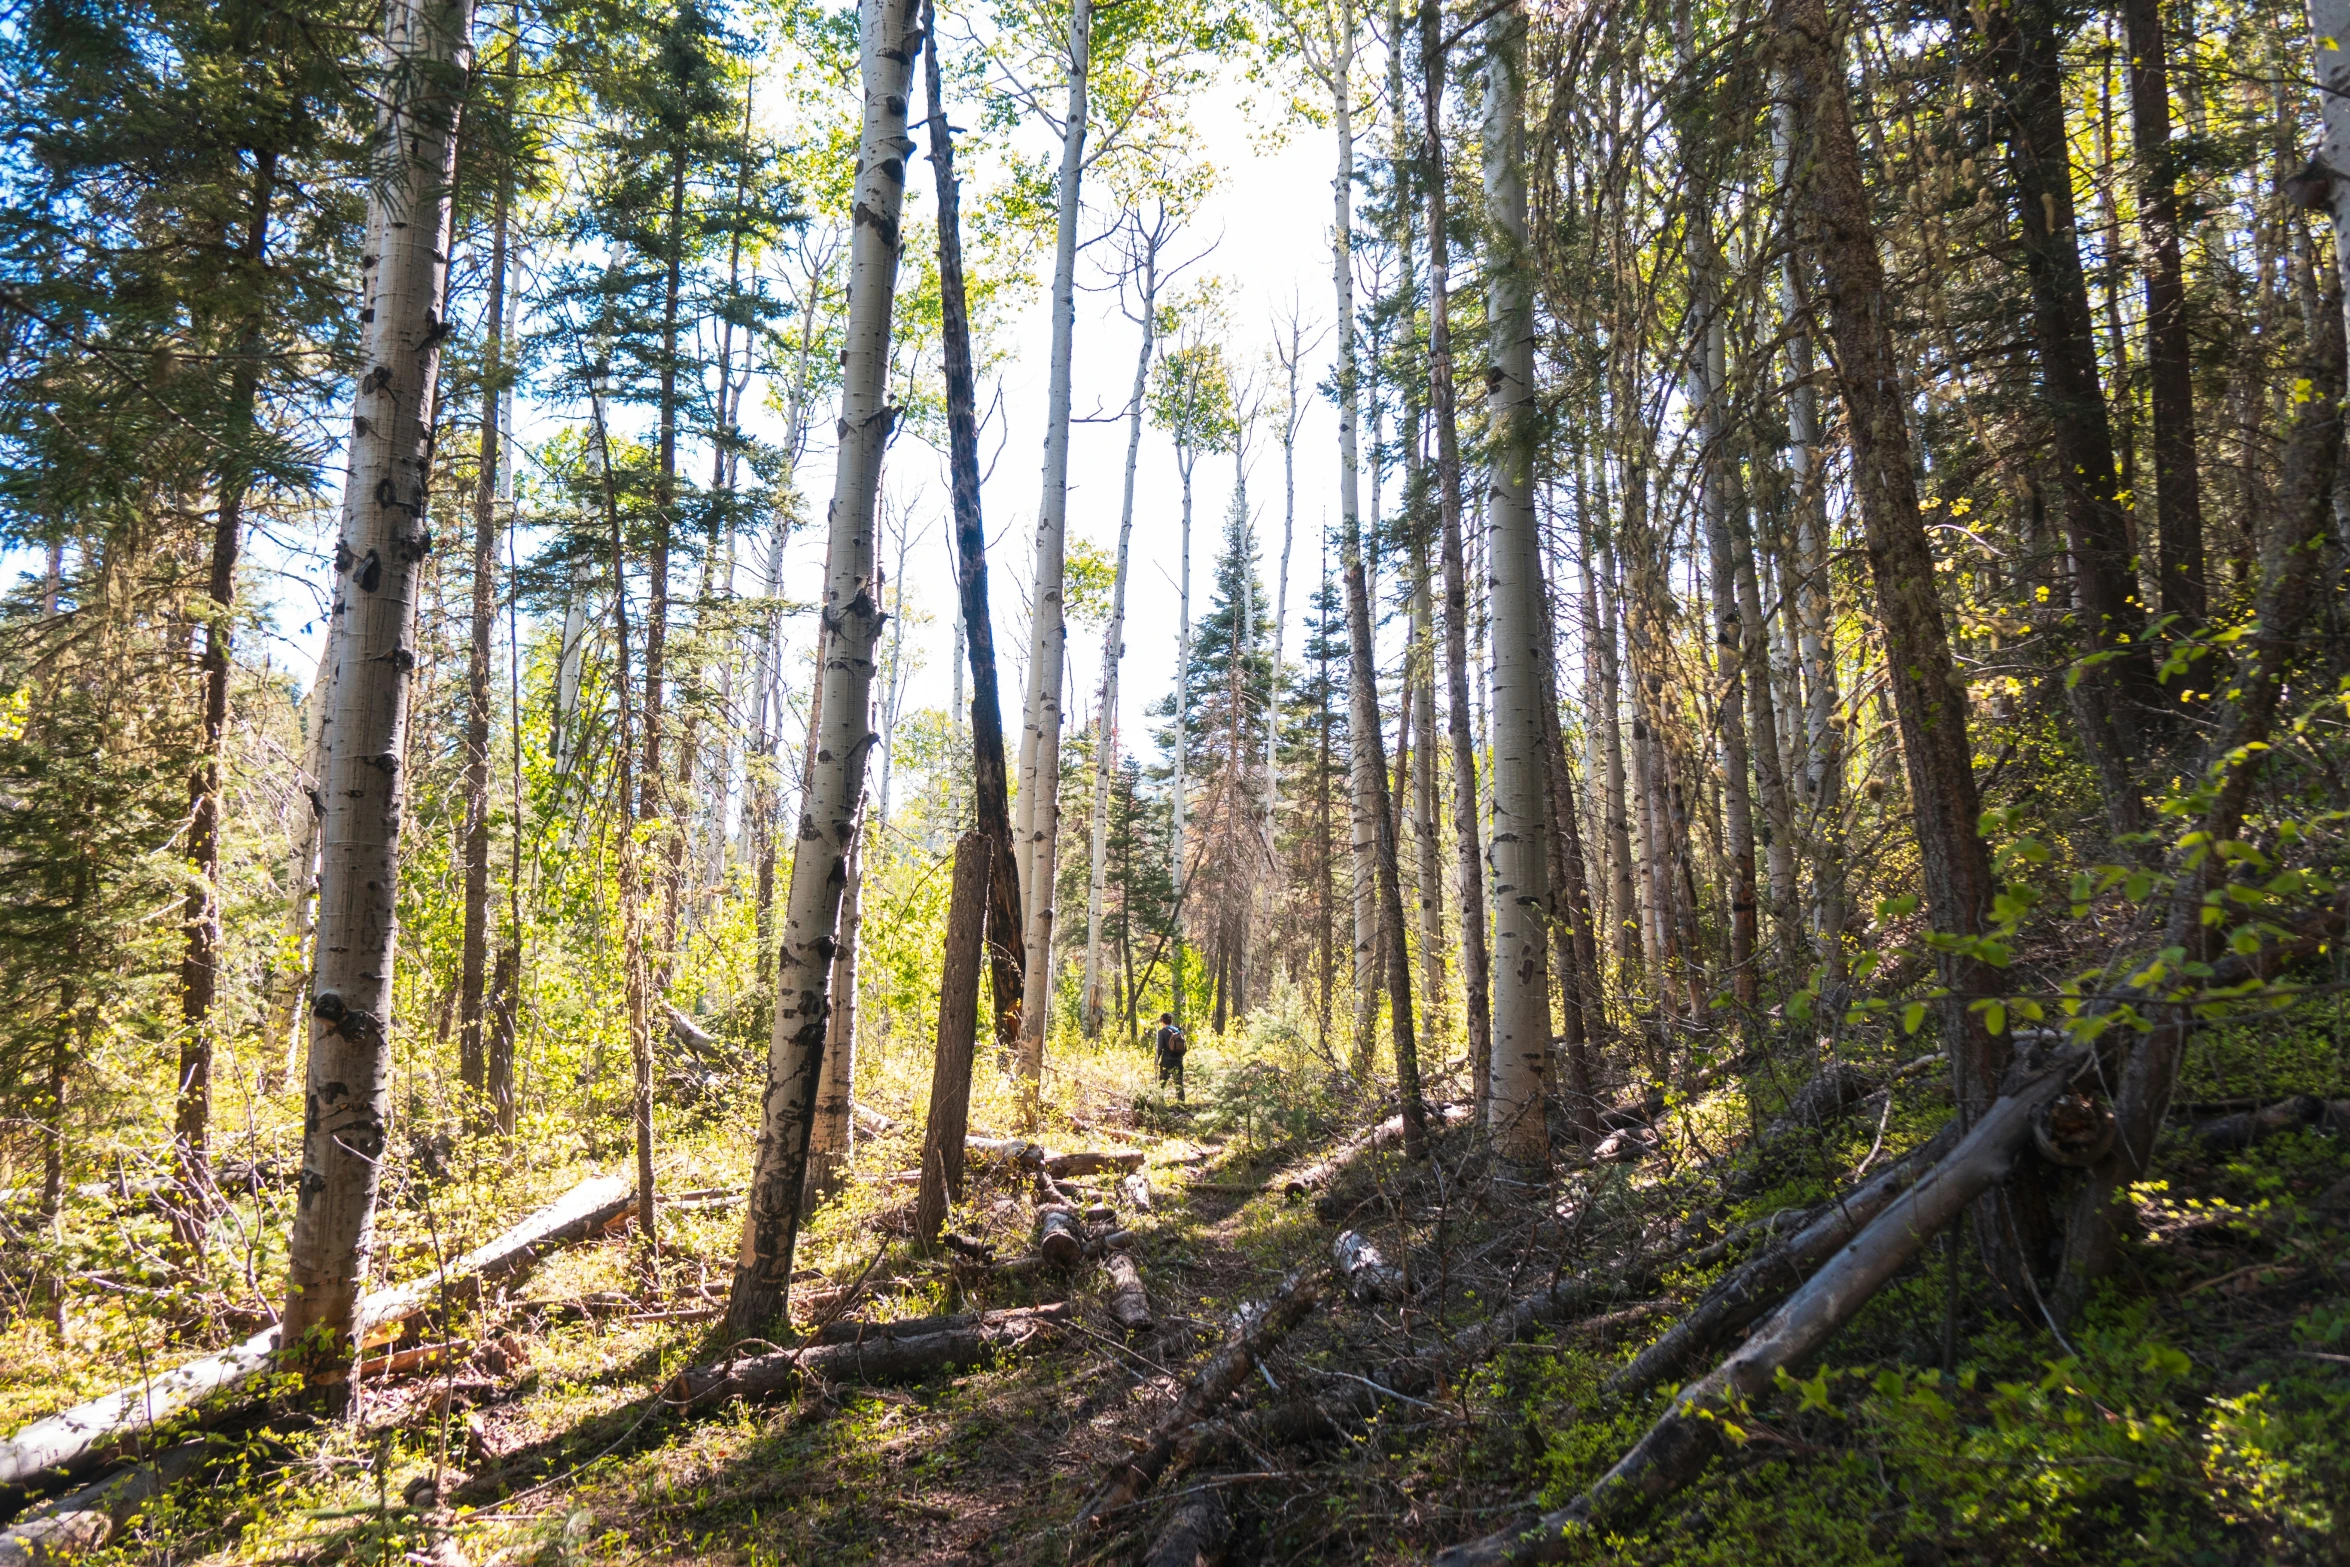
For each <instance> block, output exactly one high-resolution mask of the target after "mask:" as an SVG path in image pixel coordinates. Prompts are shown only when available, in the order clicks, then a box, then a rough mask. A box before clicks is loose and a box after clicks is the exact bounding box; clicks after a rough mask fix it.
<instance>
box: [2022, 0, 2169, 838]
mask: <svg viewBox="0 0 2350 1567" xmlns="http://www.w3.org/2000/svg"><path fill="white" fill-rule="evenodd" d="M2051 3H2052V0H2015V3H2014V4H2013V5H2011V6H2000V7H1995V8H1990V9H1986V10H1985V11H1983V12H1981V13H1980V16H1981V18H1982V24H1983V26H1984V28H1985V43H1986V46H1987V52H1988V54H1989V56H1990V59H1989V62H1988V64H1989V68H1990V70H1991V71H1992V72H1993V74H1994V76H1995V78H1996V79H1997V80H1998V81H1999V83H2000V88H2001V91H2002V92H2003V93H2004V95H2005V99H2006V102H2005V104H2004V109H2005V114H2004V124H2003V126H2002V131H2003V134H2004V139H2005V140H2006V143H2007V154H2008V165H2009V168H2010V169H2011V171H2012V173H2013V176H2014V179H2015V185H2016V206H2017V209H2018V215H2019V217H2020V219H2021V222H2022V230H2023V252H2024V269H2025V272H2026V275H2027V276H2028V277H2029V279H2030V282H2031V294H2032V336H2033V342H2034V347H2035V349H2036V350H2037V357H2038V359H2039V369H2040V397H2041V401H2042V403H2043V405H2044V406H2045V408H2046V410H2047V415H2048V420H2049V425H2050V434H2051V436H2052V439H2051V442H2050V450H2051V456H2052V457H2053V459H2054V466H2055V468H2056V479H2057V490H2058V493H2059V494H2060V495H2061V496H2062V497H2063V503H2064V504H2063V511H2064V526H2065V533H2066V538H2067V540H2068V542H2069V544H2070V547H2071V553H2072V566H2073V600H2074V610H2075V614H2076V616H2077V618H2078V627H2077V629H2078V631H2079V633H2080V637H2081V651H2082V652H2083V653H2084V654H2089V653H2097V652H2102V653H2106V654H2108V655H2110V657H2109V658H2108V659H2107V660H2106V661H2104V662H2101V663H2098V664H2095V665H2091V666H2086V667H2084V668H2083V669H2082V670H2081V671H2080V677H2079V678H2078V679H2077V680H2076V681H2075V682H2073V683H2072V684H2071V686H2070V687H2069V691H2070V698H2071V705H2072V708H2073V714H2074V719H2075V722H2076V724H2077V726H2078V728H2079V730H2080V733H2081V738H2082V741H2083V743H2084V745H2085V746H2086V747H2087V749H2088V752H2089V758H2090V761H2091V763H2092V765H2094V766H2095V768H2096V769H2097V775H2098V786H2099V789H2100V791H2101V792H2102V793H2103V794H2104V796H2105V802H2106V810H2107V813H2108V815H2109V816H2110V817H2111V819H2112V823H2113V827H2114V829H2115V831H2117V832H2123V833H2128V832H2136V831H2139V830H2141V829H2142V828H2143V827H2144V825H2145V803H2144V800H2143V798H2142V796H2141V794H2140V792H2139V788H2138V783H2137V778H2136V772H2135V769H2134V767H2133V763H2134V762H2135V760H2136V759H2137V758H2138V757H2139V755H2140V754H2141V750H2142V731H2143V730H2144V729H2145V727H2146V724H2147V722H2148V720H2149V719H2151V718H2152V717H2153V716H2154V714H2155V713H2156V711H2157V710H2158V705H2159V702H2160V691H2159V688H2158V687H2157V686H2156V685H2155V681H2154V665H2153V661H2152V658H2151V656H2150V651H2149V648H2148V646H2147V644H2146V639H2145V632H2146V611H2145V606H2144V605H2143V604H2142V603H2141V602H2140V601H2139V598H2138V574H2137V570H2136V567H2135V566H2134V565H2133V564H2132V557H2133V555H2134V553H2135V552H2134V549H2133V547H2132V544H2131V539H2130V521H2129V515H2128V513H2127V512H2126V511H2125V510H2124V509H2123V507H2122V502H2121V497H2120V494H2119V492H2118V484H2119V480H2118V478H2117V476H2116V473H2115V462H2114V444H2113V427H2112V421H2111V419H2110V417H2109V415H2108V413H2107V409H2106V403H2105V393H2104V390H2103V388H2102V387H2101V386H2100V385H2099V382H2098V373H2097V341H2096V323H2095V317H2094V316H2093V315H2092V314H2091V307H2090V304H2089V288H2088V281H2087V278H2086V276H2085V275H2084V273H2083V272H2082V269H2081V255H2080V247H2079V240H2078V237H2077V235H2078V228H2079V219H2078V217H2077V215H2076V213H2075V210H2074V204H2073V175H2072V157H2071V151H2070V148H2069V146H2068V145H2067V142H2066V136H2065V101H2064V72H2063V59H2062V53H2061V49H2062V45H2061V42H2060V39H2059V36H2058V26H2057V19H2056V17H2055V14H2054V12H2053V11H2052V9H2051Z"/></svg>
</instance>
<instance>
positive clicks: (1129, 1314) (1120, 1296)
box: [1102, 1251, 1151, 1333]
mask: <svg viewBox="0 0 2350 1567" xmlns="http://www.w3.org/2000/svg"><path fill="white" fill-rule="evenodd" d="M1102 1271H1103V1272H1104V1273H1107V1274H1108V1275H1109V1276H1110V1315H1111V1316H1112V1317H1113V1318H1115V1319H1116V1320H1117V1323H1118V1326H1120V1327H1122V1328H1124V1329H1125V1330H1126V1331H1127V1332H1129V1333H1142V1332H1146V1331H1148V1329H1149V1328H1150V1325H1151V1300H1150V1296H1149V1295H1147V1294H1146V1293H1144V1291H1143V1287H1142V1269H1141V1268H1139V1267H1138V1266H1136V1265H1135V1261H1134V1258H1133V1256H1132V1255H1131V1254H1129V1253H1127V1252H1124V1251H1112V1252H1108V1253H1106V1254H1105V1255H1104V1256H1103V1257H1102Z"/></svg>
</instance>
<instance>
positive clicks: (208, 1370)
mask: <svg viewBox="0 0 2350 1567" xmlns="http://www.w3.org/2000/svg"><path fill="white" fill-rule="evenodd" d="M633 1192H634V1188H633V1187H632V1186H631V1185H630V1184H629V1183H628V1182H627V1181H626V1180H625V1179H622V1178H620V1177H618V1176H608V1177H600V1178H598V1179H595V1180H589V1181H582V1182H581V1183H580V1184H579V1185H577V1186H575V1187H573V1188H572V1189H571V1190H570V1191H568V1192H566V1193H564V1194H563V1195H562V1196H561V1197H559V1198H557V1199H556V1200H555V1201H554V1202H552V1203H550V1204H549V1205H547V1206H546V1207H544V1208H541V1209H540V1210H539V1211H538V1212H536V1213H534V1214H532V1215H531V1216H530V1217H529V1218H527V1219H525V1220H523V1221H522V1222H521V1223H520V1224H517V1225H515V1226H514V1227H513V1228H512V1229H510V1230H507V1231H506V1232H505V1233H504V1234H502V1235H500V1236H499V1237H498V1238H497V1239H495V1240H493V1241H491V1242H490V1243H489V1244H487V1245H486V1246H481V1247H478V1248H476V1249H475V1250H473V1251H470V1252H467V1253H466V1254H465V1255H464V1256H462V1257H459V1258H457V1259H456V1260H455V1261H453V1262H451V1263H450V1264H449V1265H448V1266H447V1267H446V1268H443V1269H440V1270H438V1271H436V1272H434V1273H432V1274H429V1275H427V1276H425V1277H423V1278H420V1279H412V1280H410V1281H409V1282H408V1283H406V1284H398V1285H394V1286H392V1287H391V1288H389V1289H380V1290H374V1291H371V1292H369V1293H368V1294H367V1295H365V1296H363V1297H361V1299H360V1302H359V1316H358V1331H359V1335H360V1336H361V1337H362V1338H364V1337H365V1336H366V1335H367V1332H368V1330H369V1329H371V1328H380V1327H384V1326H387V1325H389V1324H391V1323H395V1322H404V1321H406V1320H407V1319H409V1318H410V1317H413V1316H415V1315H417V1314H418V1313H419V1312H421V1311H423V1310H424V1309H425V1308H426V1307H427V1306H428V1305H430V1304H431V1303H432V1301H433V1300H434V1298H435V1296H436V1295H438V1294H439V1293H440V1292H441V1291H442V1290H443V1289H444V1288H446V1287H447V1286H449V1285H452V1284H457V1283H460V1282H466V1281H473V1282H487V1281H489V1280H493V1279H502V1278H510V1277H512V1276H513V1275H514V1274H515V1273H517V1272H519V1271H521V1270H522V1269H524V1268H527V1267H528V1266H530V1265H531V1264H532V1263H534V1262H536V1261H537V1260H538V1258H539V1257H540V1256H541V1255H542V1254H544V1253H545V1252H546V1251H547V1250H548V1249H549V1248H550V1247H554V1246H559V1245H563V1244H565V1243H566V1242H570V1241H575V1240H581V1239H584V1238H586V1237H588V1236H590V1235H595V1234H598V1233H600V1232H601V1231H602V1229H603V1227H604V1224H605V1222H606V1221H607V1220H609V1219H611V1218H612V1217H613V1216H614V1215H615V1214H618V1213H620V1212H622V1211H623V1210H625V1209H626V1208H627V1206H628V1204H629V1201H630V1199H631V1197H632V1194H633ZM277 1349H278V1329H276V1328H274V1327H273V1328H270V1329H268V1330H266V1331H264V1332H261V1333H257V1334H255V1335H254V1336H253V1337H251V1338H249V1339H247V1340H245V1342H243V1343H242V1344H238V1345H236V1346H234V1347H232V1348H229V1349H224V1350H221V1351H220V1352H219V1353H217V1354H213V1355H206V1356H204V1357H203V1358H202V1359H200V1360H192V1361H189V1362H188V1363H187V1364H185V1365H181V1366H175V1367H173V1368H172V1369H171V1370H169V1371H165V1372H163V1373H161V1374H159V1375H157V1376H155V1377H153V1378H151V1379H149V1380H146V1381H143V1382H141V1383H139V1384H137V1385H136V1386H133V1387H127V1388H123V1389H120V1390H119V1391H116V1392H113V1393H108V1394H106V1395H105V1396H104V1397H101V1398H94V1399H91V1400H90V1401H89V1402H88V1403H85V1404H77V1405H76V1406H74V1407H73V1408H71V1409H68V1410H66V1411H64V1412H63V1413H62V1414H55V1415H51V1416H49V1417H48V1418H47V1419H46V1420H36V1421H34V1422H33V1423H32V1424H31V1425H28V1426H26V1427H25V1428H24V1429H23V1430H21V1431H19V1432H17V1433H16V1434H15V1435H14V1436H11V1437H9V1438H7V1439H6V1440H5V1441H0V1485H25V1484H27V1483H29V1482H32V1481H34V1480H36V1479H37V1477H39V1476H41V1475H42V1474H44V1473H45V1472H52V1471H53V1472H57V1473H61V1474H64V1475H76V1474H83V1473H87V1472H88V1471H89V1470H91V1469H94V1468H96V1467H98V1466H100V1465H102V1464H105V1463H107V1462H109V1461H111V1460H112V1459H114V1458H116V1457H118V1456H120V1455H121V1454H123V1453H124V1452H126V1451H128V1450H130V1449H131V1448H133V1447H135V1446H136V1445H137V1444H138V1443H139V1441H140V1440H141V1439H142V1438H143V1437H145V1436H146V1435H147V1434H148V1433H150V1432H151V1431H153V1430H154V1428H155V1427H157V1426H159V1425H161V1424H162V1423H163V1422H165V1421H167V1420H170V1419H172V1418H173V1417H174V1416H176V1415H179V1414H181V1413H182V1412H184V1411H186V1410H189V1409H192V1408H194V1407H195V1406H196V1405H198V1404H200V1403H203V1402H204V1401H205V1400H207V1399H210V1398H213V1397H214V1396H215V1395H218V1394H224V1393H228V1392H230V1390H232V1389H235V1390H238V1398H237V1400H235V1401H242V1398H243V1396H244V1394H245V1391H246V1384H247V1379H248V1378H251V1377H254V1376H257V1375H259V1374H261V1373H264V1372H266V1371H268V1370H269V1369H270V1365H271V1362H272V1361H273V1360H274V1359H275V1358H276V1354H277ZM251 1391H252V1392H253V1393H256V1394H257V1393H258V1391H259V1390H258V1389H257V1388H254V1389H251Z"/></svg>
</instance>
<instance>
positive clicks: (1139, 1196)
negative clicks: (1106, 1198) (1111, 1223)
mask: <svg viewBox="0 0 2350 1567" xmlns="http://www.w3.org/2000/svg"><path fill="white" fill-rule="evenodd" d="M1118 1194H1119V1195H1120V1196H1121V1197H1124V1198H1125V1199H1126V1206H1128V1207H1129V1208H1132V1209H1133V1210H1134V1211H1135V1212H1137V1213H1148V1212H1150V1211H1151V1178H1150V1177H1149V1176H1147V1175H1145V1174H1143V1173H1142V1172H1141V1171H1140V1170H1137V1171H1135V1172H1134V1173H1133V1174H1131V1175H1129V1176H1127V1177H1126V1178H1125V1179H1124V1180H1122V1181H1120V1182H1119V1183H1118Z"/></svg>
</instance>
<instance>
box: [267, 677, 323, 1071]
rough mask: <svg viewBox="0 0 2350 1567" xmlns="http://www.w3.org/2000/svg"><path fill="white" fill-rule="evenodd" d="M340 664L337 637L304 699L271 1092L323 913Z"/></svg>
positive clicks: (270, 1054)
mask: <svg viewBox="0 0 2350 1567" xmlns="http://www.w3.org/2000/svg"><path fill="white" fill-rule="evenodd" d="M334 667H335V650H334V644H333V642H332V641H329V642H328V643H327V644H326V645H325V646H324V647H322V648H320V649H319V653H318V671H317V673H316V674H315V675H314V676H312V678H311V681H310V694H309V695H308V697H306V698H305V699H304V701H303V703H302V715H303V717H302V723H303V728H304V729H305V730H306V731H307V732H306V733H305V734H304V736H303V741H302V763H301V768H300V770H299V771H298V772H296V773H295V775H294V795H295V799H294V802H293V811H294V830H293V832H292V833H291V834H289V835H288V836H289V838H290V840H291V841H290V842H289V843H288V844H287V846H286V880H285V891H286V918H285V924H284V926H283V927H282V929H281V931H280V934H279V937H278V943H279V946H278V958H277V961H278V963H279V964H281V965H283V968H282V969H280V970H279V972H278V973H277V975H276V985H275V990H274V994H273V995H272V997H271V1000H270V1009H269V1022H268V1032H267V1034H266V1036H265V1037H264V1038H263V1040H262V1052H261V1074H260V1076H261V1082H260V1089H261V1091H262V1092H263V1093H265V1094H278V1093H283V1092H285V1090H286V1087H287V1084H288V1083H289V1081H290V1073H289V1071H288V1067H289V1065H290V1064H291V1062H292V1059H293V1052H294V1014H295V1011H296V1009H297V1008H298V1007H299V1006H300V1005H301V1001H302V987H303V983H304V981H306V980H307V979H308V977H309V969H310V960H309V952H310V936H311V930H312V927H313V926H314V925H315V923H316V921H317V916H318V830H319V825H320V823H321V822H322V821H323V819H324V818H325V815H326V796H325V794H324V793H323V792H322V791H323V790H324V789H325V787H326V784H325V778H326V750H325V746H326V735H325V729H326V719H327V714H328V713H329V712H331V711H332V710H333V706H334V693H333V692H332V691H331V690H329V689H328V687H329V684H330V682H331V680H332V677H333V674H334Z"/></svg>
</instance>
